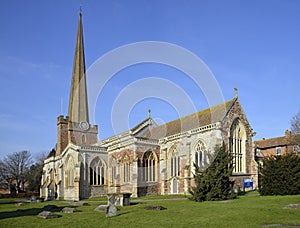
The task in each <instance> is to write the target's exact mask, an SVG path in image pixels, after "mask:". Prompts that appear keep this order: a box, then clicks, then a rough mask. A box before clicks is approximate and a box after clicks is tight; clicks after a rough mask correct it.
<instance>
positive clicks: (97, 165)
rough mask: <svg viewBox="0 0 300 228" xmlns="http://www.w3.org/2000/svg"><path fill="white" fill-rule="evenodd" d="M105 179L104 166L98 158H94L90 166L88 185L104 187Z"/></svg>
mask: <svg viewBox="0 0 300 228" xmlns="http://www.w3.org/2000/svg"><path fill="white" fill-rule="evenodd" d="M105 177H106V169H105V164H104V163H103V162H102V161H101V160H100V159H99V158H95V159H94V160H93V161H92V162H91V165H90V185H104V184H105V183H106V178H105Z"/></svg>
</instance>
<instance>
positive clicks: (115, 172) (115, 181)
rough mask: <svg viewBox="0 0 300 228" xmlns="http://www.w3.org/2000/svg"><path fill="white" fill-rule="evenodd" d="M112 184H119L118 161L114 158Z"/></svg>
mask: <svg viewBox="0 0 300 228" xmlns="http://www.w3.org/2000/svg"><path fill="white" fill-rule="evenodd" d="M110 168H111V175H110V177H111V183H112V184H117V160H116V159H115V158H114V157H113V158H112V160H111V165H110Z"/></svg>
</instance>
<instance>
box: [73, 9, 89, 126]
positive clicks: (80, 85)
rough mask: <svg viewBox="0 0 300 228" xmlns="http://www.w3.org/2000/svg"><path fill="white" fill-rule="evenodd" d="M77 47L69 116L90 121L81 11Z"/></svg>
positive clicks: (77, 121)
mask: <svg viewBox="0 0 300 228" xmlns="http://www.w3.org/2000/svg"><path fill="white" fill-rule="evenodd" d="M78 16H79V20H78V31H77V40H76V49H75V55H74V63H73V73H72V84H71V91H70V100H69V110H68V116H69V120H70V121H71V122H76V123H80V122H87V123H88V122H89V115H88V99H87V88H86V75H85V59H84V44H83V31H82V13H81V8H80V12H79V15H78Z"/></svg>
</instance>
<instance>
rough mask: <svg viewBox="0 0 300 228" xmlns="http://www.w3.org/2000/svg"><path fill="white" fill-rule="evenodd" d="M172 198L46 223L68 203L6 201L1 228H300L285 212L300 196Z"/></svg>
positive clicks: (83, 209)
mask: <svg viewBox="0 0 300 228" xmlns="http://www.w3.org/2000/svg"><path fill="white" fill-rule="evenodd" d="M169 198H170V197H161V196H159V197H143V198H142V202H141V201H136V202H135V200H132V204H133V205H131V206H127V207H120V208H119V209H120V210H119V211H118V216H116V217H111V218H106V217H105V213H104V212H97V211H94V209H95V207H96V206H97V205H99V204H100V201H97V200H90V201H88V203H89V206H80V207H77V209H78V210H80V212H78V213H74V214H64V213H61V212H55V213H56V214H58V215H59V216H60V217H59V218H57V219H42V218H39V217H37V216H36V215H37V214H38V213H39V212H41V211H43V207H44V206H45V205H48V204H55V205H57V206H58V207H59V208H60V209H62V208H63V207H65V206H70V205H69V204H68V203H67V202H64V201H52V202H43V203H32V204H30V203H28V204H27V205H25V206H16V205H15V204H14V203H10V202H9V201H7V200H6V201H5V202H4V199H3V200H0V227H143V228H144V227H260V224H263V223H276V224H278V223H282V224H300V210H295V209H294V210H292V209H283V207H284V206H286V205H288V204H291V203H293V204H296V203H297V204H300V195H297V196H251V197H247V196H243V197H239V198H238V199H236V200H232V201H225V202H217V201H216V202H203V203H197V202H193V201H190V200H172V199H169ZM99 200H100V199H99ZM101 200H102V198H101ZM139 200H140V198H139ZM147 200H149V201H147ZM101 203H103V202H101ZM147 205H160V206H163V207H165V208H167V209H166V210H163V211H147V210H144V207H145V206H147ZM17 210H24V211H23V212H16V211H17Z"/></svg>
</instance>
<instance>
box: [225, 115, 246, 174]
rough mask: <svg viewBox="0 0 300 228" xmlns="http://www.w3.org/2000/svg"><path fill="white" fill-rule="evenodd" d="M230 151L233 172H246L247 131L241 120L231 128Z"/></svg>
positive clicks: (235, 122)
mask: <svg viewBox="0 0 300 228" xmlns="http://www.w3.org/2000/svg"><path fill="white" fill-rule="evenodd" d="M229 140H230V142H229V150H230V152H231V154H232V162H233V166H234V169H233V172H235V173H240V172H245V170H246V164H245V163H246V162H245V160H246V131H245V128H244V126H243V125H242V123H241V122H240V121H239V120H235V121H234V123H233V124H232V126H231V130H230V138H229Z"/></svg>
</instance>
